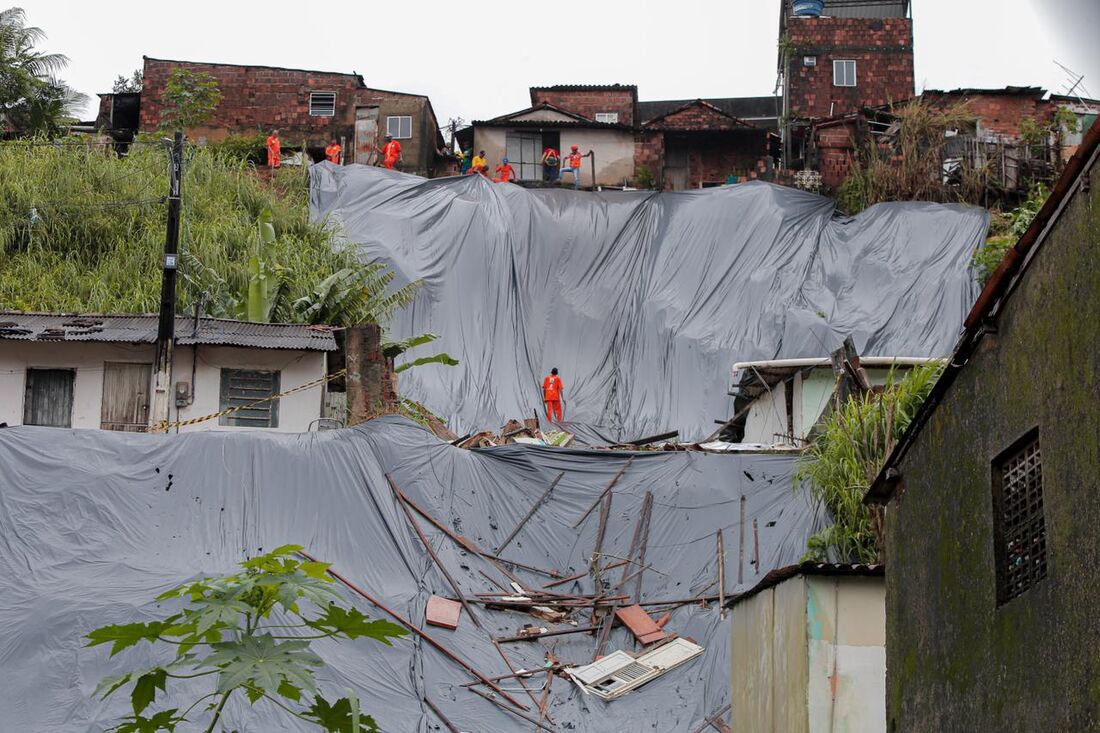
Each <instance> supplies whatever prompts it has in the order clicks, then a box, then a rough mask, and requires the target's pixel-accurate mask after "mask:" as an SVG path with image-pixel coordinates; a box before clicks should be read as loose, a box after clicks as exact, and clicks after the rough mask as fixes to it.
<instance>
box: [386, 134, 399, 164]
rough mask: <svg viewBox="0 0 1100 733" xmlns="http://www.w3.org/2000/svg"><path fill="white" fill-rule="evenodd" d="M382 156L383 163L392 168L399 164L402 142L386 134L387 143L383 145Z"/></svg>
mask: <svg viewBox="0 0 1100 733" xmlns="http://www.w3.org/2000/svg"><path fill="white" fill-rule="evenodd" d="M382 158H383V161H382V165H384V166H386V167H387V168H390V169H391V170H392V169H393V167H394V166H395V165H397V161H399V160H401V143H399V142H397V141H396V140H394V139H393V137H392V136H390V135H386V144H385V145H383V146H382Z"/></svg>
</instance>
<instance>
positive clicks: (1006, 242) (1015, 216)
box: [974, 183, 1050, 285]
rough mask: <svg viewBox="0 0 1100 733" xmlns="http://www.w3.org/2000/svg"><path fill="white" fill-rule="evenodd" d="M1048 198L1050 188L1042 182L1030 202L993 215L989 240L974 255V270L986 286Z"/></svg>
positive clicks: (1028, 197)
mask: <svg viewBox="0 0 1100 733" xmlns="http://www.w3.org/2000/svg"><path fill="white" fill-rule="evenodd" d="M1048 196H1050V189H1048V188H1047V187H1046V186H1045V185H1044V184H1042V183H1036V184H1035V185H1034V186H1032V187H1031V190H1030V191H1029V192H1028V196H1027V200H1025V201H1024V202H1023V203H1022V204H1020V205H1019V206H1018V207H1016V208H1015V209H1013V210H1012V211H1010V212H1009V213H1008V214H1001V213H998V212H993V219H992V222H991V223H990V226H989V238H988V239H987V240H986V241H985V244H984V245H983V246H982V248H981V249H979V250H978V251H977V252H975V253H974V269H975V270H976V271H977V276H978V282H980V283H981V284H982V285H985V284H986V283H987V282H989V278H990V277H992V276H993V273H994V272H995V271H996V269H997V267H998V266H999V265H1000V264H1001V260H1003V259H1004V256H1005V252H1007V251H1008V250H1009V248H1010V247H1014V246H1015V245H1016V242H1018V241H1019V240H1020V237H1022V236H1024V232H1026V231H1027V228H1028V227H1029V226H1031V222H1032V220H1034V219H1035V217H1036V215H1038V213H1039V209H1041V208H1043V204H1044V203H1045V202H1046V200H1047V197H1048Z"/></svg>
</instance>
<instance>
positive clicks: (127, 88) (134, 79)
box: [111, 69, 145, 94]
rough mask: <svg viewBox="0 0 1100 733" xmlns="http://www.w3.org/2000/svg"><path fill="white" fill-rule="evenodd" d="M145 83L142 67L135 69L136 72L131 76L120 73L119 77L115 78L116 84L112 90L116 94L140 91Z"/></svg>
mask: <svg viewBox="0 0 1100 733" xmlns="http://www.w3.org/2000/svg"><path fill="white" fill-rule="evenodd" d="M144 84H145V74H144V72H142V70H141V69H134V73H133V74H131V75H130V76H129V77H127V76H124V75H122V74H119V75H118V78H117V79H115V83H114V85H113V86H112V87H111V91H112V92H114V93H115V94H128V93H133V92H140V91H141V88H142V86H144Z"/></svg>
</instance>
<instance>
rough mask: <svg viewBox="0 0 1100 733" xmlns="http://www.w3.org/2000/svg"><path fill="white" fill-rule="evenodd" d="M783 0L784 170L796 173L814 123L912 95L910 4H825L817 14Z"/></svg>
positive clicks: (895, 0)
mask: <svg viewBox="0 0 1100 733" xmlns="http://www.w3.org/2000/svg"><path fill="white" fill-rule="evenodd" d="M782 3H783V5H782V8H781V10H780V14H779V61H778V72H779V75H780V80H781V85H782V88H783V113H782V135H783V142H784V150H783V153H784V167H786V168H796V169H800V168H802V167H803V165H804V164H805V162H806V151H807V146H808V145H809V144H810V141H811V139H812V137H811V135H810V131H811V122H812V120H815V119H828V118H836V117H839V116H843V115H846V114H849V113H853V112H857V111H859V110H860V109H862V108H863V107H874V106H879V105H884V104H888V103H890V102H899V101H902V100H907V99H910V98H911V97H912V96H913V20H912V17H911V15H910V3H909V0H825V2H824V12H823V13H822V14H820V15H806V14H804V11H801V10H800V11H799V12H796V11H795V8H794V5H793V3H792V0H782Z"/></svg>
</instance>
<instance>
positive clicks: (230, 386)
mask: <svg viewBox="0 0 1100 733" xmlns="http://www.w3.org/2000/svg"><path fill="white" fill-rule="evenodd" d="M277 394H279V372H266V371H256V370H249V369H222V382H221V407H220V408H219V409H221V410H228V409H229V408H231V407H241V408H243V409H240V410H237V411H236V412H231V413H230V414H228V415H222V416H221V417H219V418H218V424H219V425H232V426H236V427H242V428H277V427H279V401H278V400H267V401H265V402H260V403H259V404H253V403H254V402H256V401H258V400H262V399H264V398H265V397H271V396H272V395H277ZM245 405H250V406H249V407H245Z"/></svg>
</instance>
